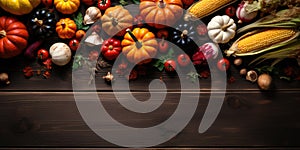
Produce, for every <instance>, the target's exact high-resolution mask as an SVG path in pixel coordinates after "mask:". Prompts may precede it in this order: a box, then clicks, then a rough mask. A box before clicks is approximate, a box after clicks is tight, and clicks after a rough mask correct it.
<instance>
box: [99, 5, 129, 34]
mask: <svg viewBox="0 0 300 150" xmlns="http://www.w3.org/2000/svg"><path fill="white" fill-rule="evenodd" d="M101 22H102V29H103V30H104V31H105V32H106V33H107V34H108V35H110V36H114V35H117V36H123V35H124V34H125V33H126V31H125V30H126V28H128V27H130V26H132V23H133V17H132V15H131V14H130V13H129V11H128V10H126V9H124V8H123V7H122V6H119V5H117V6H114V7H109V8H107V9H106V10H105V13H104V15H103V16H102V17H101Z"/></svg>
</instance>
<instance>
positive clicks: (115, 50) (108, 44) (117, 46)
mask: <svg viewBox="0 0 300 150" xmlns="http://www.w3.org/2000/svg"><path fill="white" fill-rule="evenodd" d="M121 51H122V47H121V41H120V40H118V39H115V38H110V39H107V40H105V41H104V42H103V44H102V47H101V53H102V55H103V56H104V57H105V58H106V59H107V60H114V59H116V58H117V57H118V56H119V54H120V53H121Z"/></svg>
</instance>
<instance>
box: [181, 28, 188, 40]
mask: <svg viewBox="0 0 300 150" xmlns="http://www.w3.org/2000/svg"><path fill="white" fill-rule="evenodd" d="M188 33H189V31H188V30H183V31H182V34H181V37H182V38H184V37H186V36H187V35H188Z"/></svg>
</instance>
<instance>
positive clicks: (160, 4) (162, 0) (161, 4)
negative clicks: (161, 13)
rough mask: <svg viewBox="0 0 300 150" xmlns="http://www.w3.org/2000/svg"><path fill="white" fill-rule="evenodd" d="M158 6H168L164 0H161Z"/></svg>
mask: <svg viewBox="0 0 300 150" xmlns="http://www.w3.org/2000/svg"><path fill="white" fill-rule="evenodd" d="M158 7H159V8H165V7H166V4H165V2H164V0H159V3H158Z"/></svg>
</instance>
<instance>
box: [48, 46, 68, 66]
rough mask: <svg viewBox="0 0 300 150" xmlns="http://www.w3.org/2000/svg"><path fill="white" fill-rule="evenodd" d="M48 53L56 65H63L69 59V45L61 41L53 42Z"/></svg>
mask: <svg viewBox="0 0 300 150" xmlns="http://www.w3.org/2000/svg"><path fill="white" fill-rule="evenodd" d="M49 53H50V55H51V57H52V62H53V63H54V64H56V65H58V66H64V65H66V64H67V63H69V62H70V60H71V56H72V53H71V49H70V47H69V46H68V45H67V44H65V43H62V42H58V43H54V44H53V45H52V46H51V47H50V49H49Z"/></svg>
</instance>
